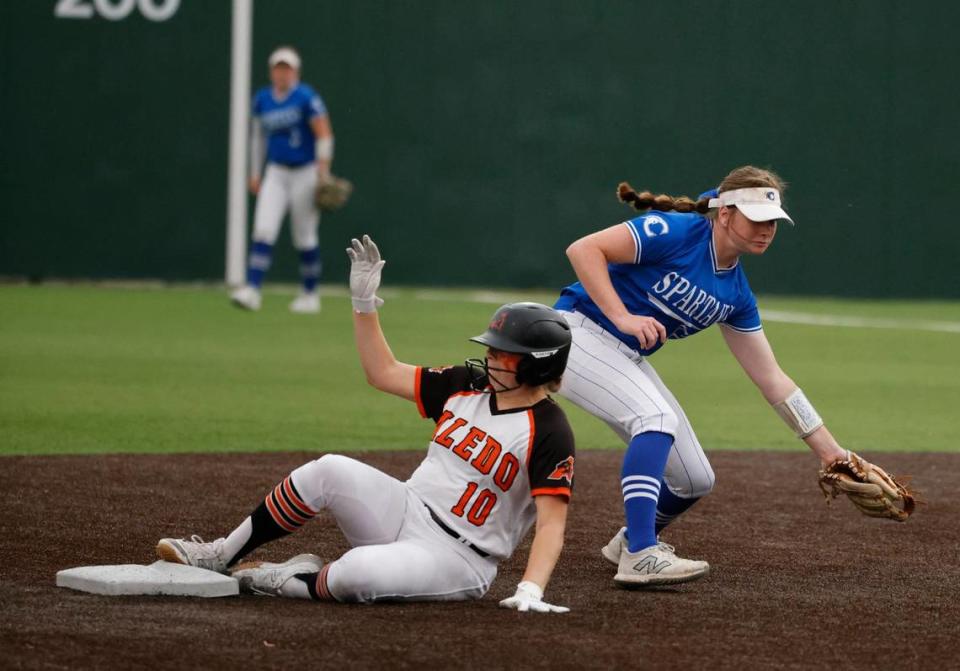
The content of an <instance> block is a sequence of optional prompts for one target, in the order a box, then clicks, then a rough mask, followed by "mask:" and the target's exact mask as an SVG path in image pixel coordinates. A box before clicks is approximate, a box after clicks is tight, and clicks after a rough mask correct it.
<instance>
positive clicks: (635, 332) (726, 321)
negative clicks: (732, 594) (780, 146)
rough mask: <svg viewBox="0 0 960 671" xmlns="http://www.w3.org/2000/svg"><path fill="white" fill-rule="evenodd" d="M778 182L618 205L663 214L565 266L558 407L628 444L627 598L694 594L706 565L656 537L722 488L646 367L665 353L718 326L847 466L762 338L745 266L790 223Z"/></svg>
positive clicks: (823, 452) (617, 544) (593, 242)
mask: <svg viewBox="0 0 960 671" xmlns="http://www.w3.org/2000/svg"><path fill="white" fill-rule="evenodd" d="M783 188H784V187H783V182H782V181H781V179H780V178H779V177H778V176H777V175H776V174H774V173H772V172H769V171H766V170H761V169H759V168H755V167H752V166H744V167H741V168H737V169H736V170H734V171H732V172H731V173H730V174H729V175H727V176H726V177H725V178H724V180H723V182H722V183H721V184H720V186H719V188H718V189H717V190H716V191H713V192H708V193H706V194H703V195H702V196H701V197H700V198H699V199H698V200H697V201H696V202H694V201H692V200H691V199H689V198H678V199H674V198H671V197H670V196H666V195H660V196H653V195H652V194H650V193H647V192H644V193H640V194H637V193H636V192H635V191H634V190H633V189H632V188H630V186H629V185H628V184H625V183H624V184H621V185H620V188H619V196H620V199H621V200H622V201H624V202H626V203H629V204H631V205H633V206H634V207H635V208H636V209H638V210H647V209H650V208H653V209H654V210H656V211H654V212H650V213H649V214H644V215H641V216H638V217H636V218H634V219H631V220H629V221H626V222H624V223H622V224H618V225H616V226H612V227H610V228H608V229H605V230H602V231H599V232H596V233H593V234H591V235H588V236H586V237H584V238H581V239H580V240H577V241H576V242H574V243H573V244H572V245H570V247H569V248H568V250H567V255H568V257H569V258H570V261H571V263H572V265H573V268H574V270H575V271H576V273H577V277H578V278H579V280H580V281H579V282H577V283H576V284H572V285H570V286H568V287H566V288H565V289H563V291H562V293H561V296H560V298H559V300H558V301H557V302H556V305H555V307H556V308H557V309H559V310H561V311H563V312H564V314H565V316H566V318H567V321H568V323H569V324H570V325H571V327H572V332H573V347H572V350H571V353H570V359H569V361H568V364H567V372H566V375H565V376H564V380H563V386H562V387H561V390H560V393H561V394H562V395H563V396H565V397H566V398H568V399H569V400H570V401H572V402H573V403H575V404H576V405H578V406H580V407H581V408H583V409H585V410H586V411H587V412H590V413H591V414H593V415H595V416H596V417H599V418H600V419H602V420H604V421H605V422H606V423H607V424H609V425H610V426H611V427H612V428H613V429H614V431H616V432H617V434H618V435H620V437H621V438H622V439H623V440H624V441H625V442H626V443H627V445H628V448H627V451H626V454H625V456H624V461H623V470H622V473H621V489H622V493H623V501H624V511H625V516H626V527H624V528H623V529H621V530H620V532H619V533H617V535H616V536H614V538H613V539H612V540H611V541H610V543H608V544H607V546H605V547H604V548H603V550H602V553H603V556H604V557H605V558H607V559H608V560H609V561H611V562H613V563H615V564H617V566H618V571H617V574H616V577H615V578H614V580H615V581H616V582H617V584H619V585H621V586H624V587H635V586H646V585H659V584H667V583H677V582H685V581H688V580H694V579H696V578H699V577H701V576H703V575H706V574H707V572H708V571H709V568H710V567H709V564H707V562H704V561H693V560H688V559H682V558H680V557H677V556H676V554H675V552H674V549H673V548H672V547H671V546H669V545H667V544H666V543H661V542H659V538H658V534H659V532H660V530H661V529H663V528H664V527H665V526H667V525H668V524H669V523H670V522H671V521H672V520H673V519H675V518H676V517H677V516H678V515H680V514H681V513H683V512H684V511H685V510H687V509H688V508H689V507H690V506H691V505H693V504H694V503H695V502H696V501H697V500H698V499H699V498H701V497H703V496H705V495H706V494H708V493H709V492H710V490H711V489H712V488H713V484H714V474H713V470H712V469H711V468H710V464H709V462H708V461H707V458H706V455H705V454H704V451H703V448H702V447H701V446H700V443H699V442H698V440H697V437H696V434H695V433H694V431H693V428H692V427H691V425H690V422H689V420H688V419H687V417H686V415H685V414H684V412H683V409H682V408H681V407H680V404H679V403H678V402H677V399H676V398H675V397H674V396H673V394H672V393H671V392H670V390H669V389H667V387H666V385H664V383H663V382H662V380H661V379H660V377H659V376H658V375H657V373H656V371H655V370H654V369H653V367H652V366H651V365H650V363H649V361H648V360H647V357H648V356H649V355H651V354H653V353H654V352H656V351H657V350H658V349H659V348H660V347H662V346H663V344H664V343H665V342H666V340H667V339H671V338H672V339H679V338H686V337H688V336H691V335H694V334H696V333H699V332H700V331H702V330H703V329H705V328H707V327H709V326H711V325H713V324H719V325H720V326H721V327H722V332H723V336H724V339H725V340H726V343H727V346H728V347H729V348H730V351H731V352H732V353H733V355H734V357H735V358H736V359H737V361H738V362H739V363H740V365H741V366H742V367H743V369H744V371H745V372H746V373H747V375H748V376H749V377H750V379H751V380H752V381H753V382H754V383H755V384H756V385H757V387H758V388H759V390H760V392H761V393H762V394H763V396H764V398H766V400H767V401H768V402H769V403H770V404H771V405H772V406H773V407H774V409H775V410H776V411H777V413H778V414H779V415H780V416H781V417H782V418H783V419H784V421H785V422H786V423H787V424H788V425H789V426H790V427H791V428H792V429H793V430H794V431H795V432H796V434H797V435H798V436H799V437H801V438H803V439H804V440H805V441H806V443H807V445H808V446H809V447H810V449H811V450H813V452H814V453H815V454H816V455H817V456H818V457H820V459H821V460H822V461H823V462H824V463H830V462H833V461H835V460H837V459H841V458H845V457H846V456H847V452H846V451H845V450H844V449H842V448H841V447H840V446H839V445H838V444H837V441H836V440H835V439H834V438H833V436H832V435H831V434H830V432H829V431H828V430H827V428H826V427H825V426H824V425H823V421H822V420H821V419H820V417H819V415H818V414H817V412H816V410H815V409H814V408H813V406H812V405H811V404H810V402H809V401H808V400H807V398H806V396H805V395H804V394H803V392H802V391H801V390H800V389H799V388H798V387H797V384H796V383H795V382H794V381H793V380H791V379H790V378H789V377H788V376H787V375H786V374H785V373H784V372H783V371H782V370H781V369H780V366H779V365H778V363H777V360H776V358H775V357H774V355H773V351H772V350H771V348H770V344H769V343H768V341H767V338H766V336H765V335H764V333H763V328H762V325H761V322H760V315H759V313H758V311H757V303H756V299H755V298H754V295H753V292H752V291H751V290H750V285H749V284H748V282H747V278H746V275H745V274H744V271H743V269H742V268H741V267H740V264H739V262H738V261H739V258H740V257H741V256H742V255H744V254H763V253H764V252H765V251H766V250H767V248H768V247H769V246H770V244H771V242H773V238H774V235H775V234H776V231H777V222H778V221H781V220H785V221H789V222H790V223H793V222H792V221H791V220H790V217H789V216H788V215H787V213H786V212H785V211H784V210H783V208H782V207H781V203H780V194H781V192H782V191H783Z"/></svg>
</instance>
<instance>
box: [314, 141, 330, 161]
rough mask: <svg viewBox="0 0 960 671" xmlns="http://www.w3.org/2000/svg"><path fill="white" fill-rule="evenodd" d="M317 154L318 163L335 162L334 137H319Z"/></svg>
mask: <svg viewBox="0 0 960 671" xmlns="http://www.w3.org/2000/svg"><path fill="white" fill-rule="evenodd" d="M314 149H315V150H316V154H317V160H318V161H325V162H326V163H329V162H330V161H332V160H333V136H332V135H329V136H327V137H318V138H317V143H316V145H315V146H314Z"/></svg>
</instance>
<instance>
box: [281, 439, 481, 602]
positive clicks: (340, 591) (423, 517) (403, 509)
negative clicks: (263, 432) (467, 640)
mask: <svg viewBox="0 0 960 671" xmlns="http://www.w3.org/2000/svg"><path fill="white" fill-rule="evenodd" d="M291 478H292V479H293V484H294V487H296V489H297V491H298V492H299V493H300V495H301V497H302V498H303V500H304V502H305V503H307V504H308V505H309V506H310V507H311V508H313V509H314V510H318V511H319V510H323V509H326V510H329V511H330V512H331V513H332V514H333V516H334V518H335V519H336V521H337V525H338V526H339V527H340V530H341V531H342V532H343V535H344V536H346V539H347V541H348V542H349V543H350V545H352V546H353V549H352V550H350V551H348V552H347V553H346V554H344V555H343V556H342V557H340V559H338V560H336V561H335V562H333V563H332V564H331V565H330V568H329V570H328V573H327V587H328V589H329V590H330V593H331V594H332V595H333V597H334V598H335V599H336V600H337V601H348V602H361V603H370V602H373V601H381V600H391V601H396V600H409V601H462V600H467V599H479V598H480V597H482V596H483V595H484V594H486V592H487V590H488V589H489V588H490V585H491V583H492V582H493V579H494V578H495V577H496V575H497V562H496V560H494V559H492V558H490V557H487V558H484V557H481V556H480V555H478V554H477V553H476V552H474V551H473V550H471V549H470V548H469V547H466V546H464V545H462V544H461V543H459V542H457V541H456V540H455V539H454V538H452V537H451V536H449V535H447V534H446V533H445V532H444V531H443V530H442V529H440V527H438V526H437V525H436V524H435V523H434V521H433V519H432V518H431V517H430V513H429V511H428V510H427V508H426V506H425V505H424V504H423V501H421V500H420V498H419V497H418V496H417V495H416V494H414V493H413V492H412V491H411V490H410V489H408V488H407V486H406V484H405V483H403V482H400V481H399V480H397V479H396V478H393V477H391V476H389V475H387V474H386V473H383V472H381V471H378V470H377V469H375V468H373V467H372V466H368V465H367V464H364V463H362V462H360V461H357V460H355V459H350V458H348V457H343V456H340V455H335V454H330V455H326V456H323V457H320V458H319V459H317V460H315V461H311V462H310V463H307V464H304V465H303V466H301V467H300V468H298V469H296V470H295V471H293V473H292V474H291Z"/></svg>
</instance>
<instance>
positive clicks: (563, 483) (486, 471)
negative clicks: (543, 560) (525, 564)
mask: <svg viewBox="0 0 960 671" xmlns="http://www.w3.org/2000/svg"><path fill="white" fill-rule="evenodd" d="M416 379H417V383H416V401H417V408H418V409H419V410H420V414H421V415H422V416H423V417H430V418H432V419H433V420H434V421H435V422H436V423H437V426H436V430H435V431H434V434H433V438H432V440H431V441H430V446H429V448H428V450H427V457H426V458H425V459H424V460H423V462H422V463H421V464H420V466H419V468H417V470H416V471H414V473H413V475H412V476H411V477H410V479H409V480H408V481H407V486H408V487H409V488H410V489H411V490H412V491H413V492H414V493H415V494H416V495H417V496H418V497H419V498H420V499H421V500H422V501H423V502H424V503H425V504H426V506H427V507H428V508H429V509H430V510H431V511H432V512H433V514H434V515H435V516H436V517H437V518H439V519H440V521H441V522H442V523H443V524H445V525H446V526H447V527H449V528H450V529H452V530H453V531H455V532H456V533H457V534H459V535H460V536H461V538H462V539H464V542H469V543H470V544H472V545H473V546H475V547H476V548H478V549H480V550H482V551H483V552H485V553H487V554H489V555H490V556H492V557H494V558H497V559H506V558H507V557H509V556H510V555H511V554H513V551H514V550H515V549H516V547H517V545H518V544H519V543H520V541H521V540H522V539H523V537H524V536H525V535H526V534H527V532H528V531H529V530H530V527H531V526H532V525H533V523H534V521H535V520H536V504H535V502H534V498H533V497H535V496H541V495H553V496H562V497H564V498H566V499H568V500H569V498H570V495H571V492H572V489H573V466H574V457H575V455H574V440H573V431H572V430H571V429H570V425H569V423H568V422H567V418H566V416H565V415H564V413H563V410H562V409H561V408H560V406H558V405H557V404H556V403H555V402H554V401H553V400H551V399H549V398H547V399H544V400H542V401H540V402H539V403H536V404H535V405H533V406H531V407H526V408H516V409H510V410H500V409H498V408H497V397H496V394H493V393H490V392H489V391H488V392H478V391H473V390H471V388H470V382H469V380H470V376H469V373H468V372H467V369H466V368H465V367H462V366H456V367H448V368H430V369H424V368H418V369H417V378H416Z"/></svg>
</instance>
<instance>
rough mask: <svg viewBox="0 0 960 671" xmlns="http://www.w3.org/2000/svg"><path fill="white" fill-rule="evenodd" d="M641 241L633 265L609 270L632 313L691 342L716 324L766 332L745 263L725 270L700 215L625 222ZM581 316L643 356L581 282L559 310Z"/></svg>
mask: <svg viewBox="0 0 960 671" xmlns="http://www.w3.org/2000/svg"><path fill="white" fill-rule="evenodd" d="M624 225H626V226H627V228H628V229H629V231H630V235H631V236H632V237H633V239H634V242H635V243H636V257H635V258H634V262H633V263H611V264H609V266H608V267H609V270H610V279H611V281H612V282H613V288H614V289H616V291H617V294H618V295H619V296H620V299H621V300H622V301H623V304H624V306H626V308H627V310H629V311H630V312H631V313H632V314H635V315H641V316H647V317H653V318H655V319H656V320H657V321H659V322H660V323H661V324H663V325H664V327H665V328H666V330H667V335H668V336H669V337H670V338H672V339H678V338H686V337H687V336H691V335H694V334H695V333H699V332H700V331H702V330H703V329H705V328H707V327H708V326H711V325H712V324H718V323H719V324H724V325H726V326H728V327H730V328H732V329H735V330H737V331H744V332H750V331H759V330H760V329H761V328H762V324H761V322H760V313H759V312H758V311H757V299H756V297H755V296H754V295H753V292H752V291H751V290H750V285H749V283H748V282H747V276H746V274H744V272H743V269H742V268H741V267H740V263H739V261H738V262H737V263H735V264H734V265H733V266H732V267H730V268H720V267H718V264H717V254H716V250H715V249H714V246H713V228H712V225H711V223H710V221H709V220H708V219H707V218H706V217H704V216H702V215H700V214H690V213H680V212H651V213H649V214H644V215H641V216H639V217H635V218H633V219H630V220H628V221H626V222H624ZM554 307H555V308H557V309H558V310H570V311H573V310H576V311H577V312H580V313H582V314H584V315H586V316H587V317H589V318H590V319H592V320H593V321H595V322H596V323H597V324H599V325H600V326H602V327H603V328H604V329H606V330H607V331H609V332H610V333H611V334H612V335H613V336H615V337H616V338H618V339H619V340H620V341H621V342H623V343H624V344H626V345H627V346H628V347H630V348H632V349H634V350H636V351H638V352H640V353H641V354H644V355H649V354H653V353H654V352H656V351H657V350H658V349H660V347H661V344H660V343H659V342H657V343H656V344H655V345H654V346H653V347H651V348H649V349H643V348H642V347H641V346H640V341H638V340H637V339H636V338H635V337H634V336H631V335H627V334H625V333H622V332H621V331H620V330H618V329H617V327H616V326H614V325H613V322H611V321H610V320H609V319H608V318H607V317H606V315H604V314H603V312H602V311H601V310H600V308H599V307H597V304H596V303H594V302H593V299H591V298H590V296H589V295H587V292H586V290H585V289H584V288H583V285H581V284H580V283H579V282H576V283H574V284H571V285H570V286H568V287H565V288H564V289H563V290H562V291H561V292H560V298H559V299H558V300H557V302H556V304H555V305H554Z"/></svg>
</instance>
